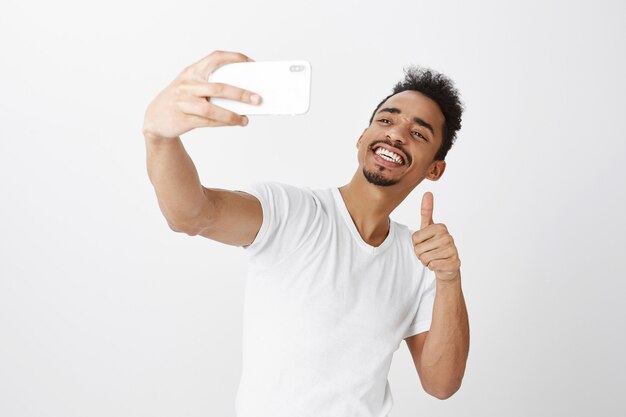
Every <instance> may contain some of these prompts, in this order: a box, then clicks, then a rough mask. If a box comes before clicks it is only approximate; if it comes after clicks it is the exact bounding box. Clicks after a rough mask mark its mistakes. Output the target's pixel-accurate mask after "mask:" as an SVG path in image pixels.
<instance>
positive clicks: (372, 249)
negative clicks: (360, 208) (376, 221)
mask: <svg viewBox="0 0 626 417" xmlns="http://www.w3.org/2000/svg"><path fill="white" fill-rule="evenodd" d="M331 190H332V193H333V197H334V199H335V204H336V205H337V209H338V210H339V212H340V213H341V216H342V217H343V219H344V220H345V222H346V224H347V225H348V228H349V229H350V232H351V233H352V236H354V239H355V240H356V242H357V243H358V245H359V246H360V247H361V248H362V249H363V250H365V251H366V252H368V253H370V254H372V255H374V254H378V253H381V252H382V251H384V250H385V249H387V248H388V247H389V245H390V244H391V242H392V241H393V240H394V237H395V233H396V228H395V223H394V222H393V221H392V220H391V219H389V233H388V234H387V237H386V238H385V240H384V241H383V243H381V244H380V245H379V246H372V245H370V244H369V243H367V242H366V241H364V240H363V238H362V237H361V235H360V233H359V231H358V229H357V228H356V225H355V224H354V221H353V220H352V217H351V216H350V212H349V211H348V207H347V206H346V202H345V201H344V200H343V197H342V196H341V192H340V191H339V188H338V187H332V188H331Z"/></svg>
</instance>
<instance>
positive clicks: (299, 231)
mask: <svg viewBox="0 0 626 417" xmlns="http://www.w3.org/2000/svg"><path fill="white" fill-rule="evenodd" d="M238 191H244V192H246V193H248V194H251V195H253V196H255V197H256V198H257V199H258V200H259V202H260V203H261V208H262V210H263V221H262V223H261V227H260V229H259V231H258V233H257V235H256V237H255V238H254V240H253V241H252V243H250V244H249V245H246V246H241V247H242V248H243V249H245V251H246V253H247V254H248V255H249V256H250V260H254V261H255V262H256V263H257V265H259V266H262V267H269V266H272V265H274V264H276V263H278V262H280V261H281V260H283V259H285V257H286V256H288V255H289V254H290V253H292V252H293V251H295V250H296V249H297V248H298V247H300V245H301V244H302V243H303V242H304V241H305V239H306V238H307V235H308V234H309V233H311V231H312V230H311V229H312V228H311V225H312V223H313V222H314V219H315V216H316V212H317V210H316V207H317V205H316V203H315V200H314V198H313V197H312V193H311V192H310V191H307V190H306V189H303V188H299V187H295V186H293V185H288V184H282V183H278V182H257V183H254V184H251V185H248V186H245V187H243V188H240V189H239V190H238Z"/></svg>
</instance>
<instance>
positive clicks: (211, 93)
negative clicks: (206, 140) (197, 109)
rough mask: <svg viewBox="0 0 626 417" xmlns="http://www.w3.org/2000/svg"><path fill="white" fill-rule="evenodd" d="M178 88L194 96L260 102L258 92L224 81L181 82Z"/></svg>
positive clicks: (251, 102)
mask: <svg viewBox="0 0 626 417" xmlns="http://www.w3.org/2000/svg"><path fill="white" fill-rule="evenodd" d="M180 89H181V90H182V91H185V92H187V93H189V94H193V95H194V96H196V97H221V98H227V99H231V100H237V101H242V102H244V103H250V104H259V103H260V102H261V96H259V95H258V94H256V93H254V92H252V91H248V90H244V89H243V88H239V87H235V86H234V85H230V84H225V83H209V82H189V83H184V84H181V86H180Z"/></svg>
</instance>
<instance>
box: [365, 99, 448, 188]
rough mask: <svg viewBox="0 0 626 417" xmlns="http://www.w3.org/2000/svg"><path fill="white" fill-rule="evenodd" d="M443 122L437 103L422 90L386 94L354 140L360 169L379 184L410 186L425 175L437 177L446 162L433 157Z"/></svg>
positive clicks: (438, 144)
mask: <svg viewBox="0 0 626 417" xmlns="http://www.w3.org/2000/svg"><path fill="white" fill-rule="evenodd" d="M444 121H445V118H444V116H443V113H442V112H441V110H440V109H439V106H438V105H437V103H435V101H433V100H432V99H430V98H429V97H427V96H425V95H423V94H422V93H419V92H417V91H403V92H401V93H398V94H396V95H394V96H392V97H389V99H387V101H385V102H384V103H383V104H382V105H381V106H380V107H379V109H378V110H377V111H376V114H375V115H374V118H373V119H372V124H371V125H370V126H369V127H368V128H367V129H365V130H364V131H363V134H362V135H361V137H360V138H359V140H358V142H357V147H358V149H359V152H358V160H359V169H361V170H362V171H363V175H364V176H365V178H366V179H367V181H369V182H370V183H372V184H374V185H379V186H391V185H396V184H402V185H404V186H407V187H409V188H411V189H413V188H414V187H415V186H417V184H419V183H420V182H421V181H422V180H423V179H424V178H425V177H427V178H429V179H431V180H433V181H436V180H438V179H439V177H441V175H442V174H443V171H444V169H445V162H444V161H434V160H433V159H434V157H435V154H436V153H437V151H438V150H439V147H440V146H441V141H442V137H443V136H442V135H443V131H442V129H443V125H444ZM402 188H404V187H402Z"/></svg>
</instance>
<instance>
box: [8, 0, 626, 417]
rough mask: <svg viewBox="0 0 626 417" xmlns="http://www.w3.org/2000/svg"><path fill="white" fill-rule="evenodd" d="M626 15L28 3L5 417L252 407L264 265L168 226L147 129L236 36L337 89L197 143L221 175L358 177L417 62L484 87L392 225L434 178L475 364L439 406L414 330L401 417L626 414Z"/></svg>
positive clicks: (401, 380)
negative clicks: (306, 65) (248, 306)
mask: <svg viewBox="0 0 626 417" xmlns="http://www.w3.org/2000/svg"><path fill="white" fill-rule="evenodd" d="M624 4H625V3H624V2H619V1H612V2H608V1H593V2H580V1H579V2H572V1H562V2H554V1H553V2H550V1H548V2H546V1H541V2H539V1H523V2H498V1H482V2H462V1H458V2H445V1H436V2H432V1H431V2H421V1H411V2H388V3H386V2H382V1H380V2H373V1H367V2H364V1H362V2H357V1H343V2H340V1H332V2H315V3H313V2H294V1H262V2H254V1H249V2H245V3H242V2H227V1H223V2H211V1H176V2H160V3H159V2H157V3H152V2H147V1H144V2H129V1H124V2H100V3H92V2H79V1H75V2H69V1H57V2H43V1H40V2H22V1H20V2H18V1H4V2H3V6H2V11H1V12H0V44H1V46H2V48H1V53H0V72H1V75H2V77H0V96H1V100H0V117H1V118H2V122H1V123H0V138H1V141H0V176H1V178H2V188H1V198H2V205H1V206H0V218H1V219H2V221H1V223H0V236H1V240H0V257H1V258H0V275H1V279H0V338H1V340H0V415H2V416H11V417H13V416H20V417H21V416H63V417H70V416H111V415H115V416H233V415H234V398H235V393H236V388H237V383H238V380H239V374H240V371H241V367H240V355H241V349H240V346H241V308H242V302H243V288H244V283H245V274H246V268H247V262H246V255H245V253H244V251H243V250H242V249H239V248H236V247H231V246H225V245H221V244H218V243H216V242H213V241H210V240H207V239H204V238H202V237H190V236H188V235H185V234H177V233H174V232H173V231H171V230H170V229H169V228H168V226H167V224H166V222H165V220H164V218H163V217H162V215H161V213H160V211H159V208H158V205H157V201H156V197H155V194H154V191H153V189H152V186H151V184H150V182H149V179H148V176H147V172H146V161H145V147H144V141H143V137H142V134H141V128H142V124H143V115H144V111H145V108H146V106H147V105H148V103H149V102H150V101H151V100H152V99H153V98H154V97H155V96H156V95H157V94H158V93H159V91H161V90H162V89H163V88H164V87H165V86H166V85H167V84H168V83H169V82H170V81H171V80H172V79H173V78H174V77H175V76H176V75H177V74H178V73H179V71H180V70H182V69H183V68H184V67H185V66H187V65H189V64H191V63H193V62H196V61H197V60H199V59H201V58H202V57H204V56H206V55H207V54H209V53H210V52H211V51H213V50H216V49H223V50H234V51H241V52H243V53H245V54H247V55H248V56H250V57H252V58H254V59H256V60H257V61H262V60H282V59H308V60H309V61H310V62H311V64H312V68H313V84H312V86H313V90H312V96H311V109H310V112H309V113H308V114H307V115H305V116H295V117H290V116H276V117H271V116H270V117H268V116H258V117H251V118H250V124H249V125H248V127H246V128H239V127H236V128H231V127H222V128H214V129H201V130H196V131H192V132H189V133H188V134H186V135H184V136H183V142H184V144H185V147H186V148H187V150H188V151H189V153H190V155H191V157H192V159H193V160H194V162H195V163H196V166H197V168H198V171H199V174H200V177H201V180H202V183H203V185H205V186H208V187H219V188H227V189H236V188H237V187H239V186H243V185H245V184H249V183H251V182H254V181H257V180H274V181H282V182H287V183H290V184H294V185H300V186H310V187H329V186H340V185H343V184H345V183H347V182H348V181H349V180H350V178H351V176H352V174H353V173H354V171H355V169H356V167H357V162H356V148H355V143H356V140H357V138H358V136H359V134H360V133H361V131H362V130H363V129H364V128H365V127H366V125H367V121H368V119H369V116H370V114H371V112H372V110H373V108H374V106H375V105H376V104H377V103H378V101H379V100H380V99H381V98H383V97H384V96H386V95H387V94H388V93H389V92H390V91H391V87H392V86H393V84H394V83H395V82H396V81H398V80H399V79H400V78H401V77H402V75H403V73H402V68H403V67H404V66H406V65H408V64H421V65H424V66H429V67H432V68H434V69H436V70H439V71H442V72H444V73H445V74H447V75H449V76H450V77H451V78H452V79H453V80H454V81H455V82H456V84H457V86H458V88H459V90H460V91H461V94H462V97H463V101H464V103H465V104H466V109H467V110H466V112H465V114H464V117H463V128H462V130H461V132H460V133H459V136H458V141H457V143H456V144H455V146H454V147H453V148H452V150H451V151H450V154H449V156H448V158H447V162H448V167H447V170H446V172H445V174H444V176H443V177H442V178H441V180H440V181H439V182H437V183H433V182H428V181H427V182H425V183H423V184H421V185H420V186H419V187H418V188H417V189H416V190H415V191H414V192H413V194H412V195H410V196H409V197H408V198H407V199H406V200H405V201H404V202H403V204H402V205H401V206H400V207H398V208H397V210H396V211H394V213H392V218H393V219H394V220H396V221H399V222H401V223H405V224H407V225H409V226H410V227H413V228H415V227H419V223H420V215H419V203H420V200H421V196H422V194H423V192H424V191H432V192H433V193H434V196H435V211H434V220H435V222H442V223H445V224H446V225H447V226H448V229H449V230H450V232H451V234H452V235H453V236H454V238H455V241H456V243H457V247H458V249H459V253H460V257H461V260H462V262H463V265H462V274H463V288H464V293H465V297H466V300H467V306H468V311H469V317H470V325H471V347H470V356H469V362H468V365H467V370H466V376H465V379H464V382H463V386H462V387H461V390H460V391H459V392H457V393H456V394H455V395H454V396H453V397H451V398H450V399H448V400H446V401H440V400H437V399H435V398H433V397H430V396H428V395H427V394H425V393H424V392H423V391H422V389H421V386H420V384H419V381H418V378H417V374H416V372H415V369H414V367H413V364H412V361H411V358H410V355H409V352H408V349H407V348H406V345H405V344H404V343H402V345H401V346H400V349H399V350H398V352H397V353H396V355H395V357H394V362H393V365H392V369H391V373H390V382H391V386H392V391H393V395H394V400H395V406H394V409H393V411H392V413H391V416H397V417H401V416H410V415H423V416H464V415H468V416H470V415H471V416H479V415H494V416H495V415H499V416H531V415H532V416H555V415H560V416H564V415H568V416H572V415H576V416H579V415H580V416H584V415H606V416H609V415H618V414H622V415H623V414H624V413H626V407H625V406H624V403H623V401H621V400H620V397H621V394H622V392H621V391H622V390H621V389H623V387H624V386H626V377H625V376H624V371H625V369H624V368H625V367H624V362H625V361H624V357H623V352H624V350H625V348H626V346H625V345H626V343H625V336H624V327H625V326H624V325H625V324H626V323H625V322H626V320H625V314H624V308H623V307H622V304H621V302H620V301H621V300H620V299H621V298H622V297H623V294H624V290H625V285H624V282H623V280H624V278H625V274H624V255H625V254H626V251H625V244H624V234H625V232H626V226H625V222H624V212H626V207H625V206H626V203H625V201H626V195H625V194H626V186H625V185H626V184H625V177H626V176H625V175H624V168H623V166H624V163H626V152H625V151H626V145H625V139H626V135H625V134H624V130H623V123H624V111H625V110H626V108H625V105H624V94H625V93H626V83H625V81H624V74H625V73H626V62H625V58H624V42H623V40H624V35H625V32H626V30H625V29H624V25H623V22H624V20H625V17H626V13H625V12H626V6H624ZM226 149H228V150H229V154H228V155H227V156H226V155H224V150H226ZM277 149H279V151H277ZM294 417H297V416H294ZM320 417H323V416H320Z"/></svg>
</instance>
